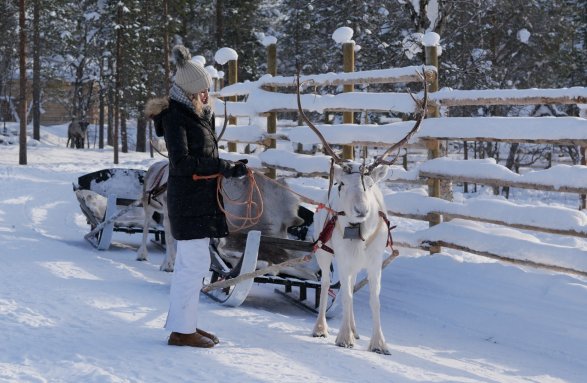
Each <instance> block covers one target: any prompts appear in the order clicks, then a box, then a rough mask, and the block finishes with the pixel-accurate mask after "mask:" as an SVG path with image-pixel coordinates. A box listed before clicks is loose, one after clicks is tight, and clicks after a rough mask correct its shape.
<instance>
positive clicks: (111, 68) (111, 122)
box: [107, 56, 114, 146]
mask: <svg viewBox="0 0 587 383" xmlns="http://www.w3.org/2000/svg"><path fill="white" fill-rule="evenodd" d="M113 72H114V64H113V62H112V57H111V56H110V57H108V137H107V144H108V145H110V146H114V89H113V87H112V73H113Z"/></svg>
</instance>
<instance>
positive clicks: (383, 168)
mask: <svg viewBox="0 0 587 383" xmlns="http://www.w3.org/2000/svg"><path fill="white" fill-rule="evenodd" d="M388 169H389V166H387V165H379V166H377V167H376V168H375V169H373V170H372V171H371V178H373V181H374V182H375V183H377V182H379V181H381V180H382V179H384V178H385V176H386V175H387V170H388Z"/></svg>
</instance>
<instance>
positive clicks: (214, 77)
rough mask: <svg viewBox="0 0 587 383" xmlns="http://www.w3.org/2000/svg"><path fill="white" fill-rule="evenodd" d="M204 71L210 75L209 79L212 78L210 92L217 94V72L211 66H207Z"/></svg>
mask: <svg viewBox="0 0 587 383" xmlns="http://www.w3.org/2000/svg"><path fill="white" fill-rule="evenodd" d="M204 69H206V71H207V72H208V73H209V74H210V77H212V91H214V92H218V90H219V89H218V71H217V70H216V68H214V66H212V65H207V66H206V67H205V68H204Z"/></svg>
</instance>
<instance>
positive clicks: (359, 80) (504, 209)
mask: <svg viewBox="0 0 587 383" xmlns="http://www.w3.org/2000/svg"><path fill="white" fill-rule="evenodd" d="M418 72H419V73H422V72H425V74H426V76H427V78H428V79H431V80H433V79H434V78H435V77H436V68H435V67H434V66H425V67H406V68H397V69H385V70H373V71H364V72H354V73H337V74H334V73H329V74H320V75H309V76H302V77H301V82H304V83H306V84H308V83H311V84H312V86H316V87H323V86H326V85H345V84H374V83H379V84H382V83H384V84H389V83H406V84H407V83H413V82H418V81H420V77H419V76H418V74H417V73H418ZM295 80H296V79H295V77H281V76H264V77H262V78H261V79H259V80H258V81H255V82H247V83H237V84H234V85H231V86H228V87H226V88H224V89H222V90H221V91H220V92H218V93H217V96H219V97H222V98H224V99H226V98H228V97H232V98H233V99H234V97H241V98H244V99H243V100H242V101H227V104H226V107H227V112H228V114H229V115H231V116H233V117H234V116H238V117H240V119H239V120H240V121H243V117H245V118H244V120H246V117H248V118H249V121H250V123H249V124H245V125H234V126H230V125H229V128H228V129H227V131H226V135H225V137H224V138H225V139H226V140H228V141H231V142H234V143H244V144H258V145H265V146H267V147H273V148H269V149H267V150H265V151H263V152H262V153H260V154H259V155H258V158H259V160H260V163H261V164H262V166H263V167H267V168H271V169H276V170H285V171H288V172H293V173H289V174H295V175H304V176H326V175H327V172H328V169H329V158H328V157H326V156H324V155H322V154H316V155H305V154H300V153H293V152H291V151H289V150H280V149H276V148H275V142H280V141H284V140H285V141H290V142H292V143H302V144H319V140H318V138H317V137H316V135H315V134H314V133H313V132H312V131H311V130H310V129H309V128H307V127H305V126H296V127H291V126H289V127H281V128H279V127H278V129H277V130H276V131H275V132H271V133H268V132H267V131H265V130H264V126H263V125H264V124H263V123H259V119H260V118H265V117H267V116H270V115H271V113H280V112H295V111H297V103H296V94H295V92H294V90H295V86H294V84H295ZM415 97H416V98H418V97H421V94H417V95H415ZM430 103H431V105H432V107H435V108H440V107H442V108H444V109H448V108H450V107H453V106H475V105H533V104H553V105H557V104H558V105H560V104H587V88H585V87H573V88H567V89H526V90H441V91H438V92H434V93H431V94H430ZM302 105H303V107H304V109H305V110H306V111H311V112H319V113H326V112H349V111H354V112H359V111H360V112H365V111H375V112H389V111H396V112H402V113H412V112H414V111H415V108H416V105H415V102H414V100H413V99H412V96H411V95H410V94H408V93H407V92H399V93H371V92H347V93H339V94H326V95H325V94H321V95H318V94H313V93H310V94H308V93H305V94H303V95H302ZM216 109H217V115H222V111H223V110H224V104H223V103H222V101H218V104H217V107H216ZM448 115H450V113H448ZM584 117H585V116H582V117H556V118H555V117H469V118H465V117H440V118H428V119H426V120H424V122H423V124H422V127H421V129H420V131H419V132H418V133H417V134H416V136H415V137H414V138H413V140H412V141H411V142H412V143H423V144H426V143H427V142H431V141H432V142H438V141H446V142H450V141H458V142H463V141H476V142H509V143H512V142H517V143H532V144H550V145H562V146H566V145H573V146H579V147H580V148H581V152H582V154H583V159H582V161H583V162H582V165H556V166H554V167H552V168H550V169H545V170H537V171H530V172H528V173H525V174H523V175H520V174H517V173H514V172H512V171H510V170H509V169H507V168H505V167H504V166H502V165H499V164H497V163H496V162H495V161H493V160H491V159H484V160H461V159H449V158H442V157H440V158H431V159H429V160H427V161H424V162H422V163H420V164H419V165H418V167H417V168H415V169H411V170H410V171H406V170H404V169H403V168H401V167H394V169H393V176H392V177H391V178H390V179H392V180H394V182H406V183H414V182H422V181H424V182H428V184H429V186H430V185H431V182H430V181H431V180H434V181H439V180H447V181H451V182H455V183H459V182H461V183H462V182H468V183H474V184H481V185H490V186H509V187H512V188H523V189H533V190H540V191H549V192H556V193H576V194H578V195H582V196H583V197H582V198H578V201H579V202H580V204H581V206H580V209H576V210H575V209H570V208H564V207H559V206H540V207H538V206H536V205H524V204H517V203H513V202H509V201H505V200H504V201H500V200H483V201H479V200H478V199H470V200H468V201H467V202H451V201H446V200H443V199H440V198H439V195H438V191H436V192H432V191H430V192H429V193H428V195H426V194H425V193H421V192H414V191H406V192H396V193H393V194H390V195H387V196H386V202H387V207H388V209H389V213H390V214H391V215H392V216H395V217H403V218H410V219H417V220H424V221H429V222H430V226H429V227H428V228H426V229H423V230H419V231H416V232H402V231H401V229H400V230H398V232H397V233H396V235H395V241H396V244H397V245H400V246H405V247H412V248H421V249H430V250H432V251H434V252H438V251H440V247H447V248H452V249H456V250H461V251H466V252H469V253H473V254H477V255H481V256H485V257H489V258H494V259H500V260H504V261H509V262H514V263H518V264H524V265H529V266H538V267H543V268H548V269H552V270H557V271H564V272H570V273H575V274H580V275H583V276H587V251H585V250H584V249H582V248H580V247H575V246H573V245H572V243H573V242H572V240H569V241H567V243H570V245H569V244H567V245H561V244H559V243H552V244H548V243H545V242H542V241H540V242H537V241H535V240H532V239H531V238H529V237H525V235H524V234H521V233H522V232H520V231H519V230H530V231H536V232H542V233H549V234H555V235H561V236H565V237H570V238H582V239H584V238H587V215H586V214H585V210H584V209H585V199H584V195H587V167H586V166H584V165H585V148H586V147H587V119H585V118H584ZM412 126H413V122H412V121H404V122H397V123H390V124H383V125H356V124H339V125H330V124H317V127H318V129H319V130H320V131H321V132H322V134H323V135H324V136H325V138H326V140H327V141H329V142H330V143H331V144H334V145H336V144H338V145H354V146H357V145H360V146H367V147H369V148H375V147H385V146H388V145H391V144H393V143H395V142H397V141H398V140H399V139H401V138H402V137H403V136H404V135H405V134H406V133H407V132H408V131H409V130H410V129H411V127H412ZM428 147H429V145H428ZM436 153H437V152H436ZM432 157H439V156H438V153H437V155H433V156H432ZM581 209H583V210H581ZM434 217H436V218H434ZM438 217H440V219H438ZM467 222H470V224H469V223H467ZM475 222H481V223H484V224H488V223H489V224H494V225H499V226H498V227H502V228H503V229H501V230H499V229H496V230H488V229H486V226H485V227H483V226H479V225H478V224H474V223H475ZM562 242H564V241H562ZM504 243H508V244H509V245H508V246H504V245H503V244H504ZM528 248H530V249H532V250H531V254H528V253H522V252H521V251H520V250H519V249H528Z"/></svg>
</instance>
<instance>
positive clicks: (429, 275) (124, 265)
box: [0, 124, 587, 383]
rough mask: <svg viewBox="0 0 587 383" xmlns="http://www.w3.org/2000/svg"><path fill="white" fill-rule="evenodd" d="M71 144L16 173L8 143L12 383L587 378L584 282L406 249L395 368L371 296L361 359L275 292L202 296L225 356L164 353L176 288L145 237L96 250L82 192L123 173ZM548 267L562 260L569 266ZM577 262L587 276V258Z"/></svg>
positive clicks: (410, 230) (362, 308)
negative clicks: (83, 186) (235, 303)
mask: <svg viewBox="0 0 587 383" xmlns="http://www.w3.org/2000/svg"><path fill="white" fill-rule="evenodd" d="M10 129H14V130H18V127H17V126H16V124H14V125H11V126H10ZM66 132H67V127H66V125H58V126H53V127H43V128H42V133H41V140H40V141H34V140H31V139H29V143H28V148H27V149H28V165H26V166H22V165H18V144H17V142H18V141H16V142H15V144H13V145H6V144H2V145H0V264H1V266H2V267H0V281H1V283H0V382H100V383H102V382H195V381H206V382H275V381H281V382H451V383H452V382H462V383H472V382H493V383H498V382H499V383H502V382H515V383H518V382H537V383H538V382H539V383H562V382H573V383H582V382H584V381H585V377H586V376H587V347H585V343H586V341H587V324H586V323H587V322H586V318H587V305H586V304H585V303H586V302H587V278H584V277H581V276H577V275H572V274H564V273H555V272H552V271H547V270H540V269H534V268H524V267H520V266H516V265H512V264H507V263H501V262H496V261H493V260H489V259H486V258H481V257H477V256H474V255H471V254H466V253H462V252H457V251H452V250H444V251H443V252H442V253H440V254H436V255H429V254H428V253H427V252H423V251H417V250H413V249H408V248H402V247H399V248H398V250H399V252H400V257H399V258H397V259H396V260H395V261H394V262H392V263H391V264H390V265H389V266H388V267H387V268H385V269H384V271H383V275H382V289H381V297H380V300H381V317H382V322H383V323H382V327H383V332H384V334H385V337H386V340H387V343H388V345H389V348H390V351H391V355H389V356H385V355H379V354H375V353H371V352H368V351H367V345H368V343H369V339H370V336H371V317H370V310H369V305H368V287H366V288H364V289H362V290H360V291H359V292H358V293H357V294H356V296H355V314H356V321H357V328H358V332H359V334H360V337H361V339H359V340H358V341H357V344H356V345H355V347H354V348H353V349H344V348H340V347H337V346H336V345H335V344H334V339H335V337H336V334H337V331H338V328H339V325H340V321H341V317H340V315H338V316H337V315H335V316H334V317H333V318H331V319H330V320H329V325H330V327H331V334H330V336H329V337H328V338H313V337H312V336H311V332H312V328H313V325H314V321H315V314H314V313H310V312H308V311H305V310H302V309H300V308H298V307H297V306H295V305H293V304H291V302H289V301H288V300H286V299H285V298H284V297H282V296H281V295H280V294H277V293H275V292H274V289H276V288H280V287H279V286H275V285H259V284H254V285H253V287H252V289H251V291H250V292H249V295H248V296H247V298H246V300H245V301H244V302H243V304H242V305H241V306H239V307H226V306H222V305H220V304H218V303H216V302H214V301H212V300H210V299H209V298H207V297H205V296H202V297H201V303H200V304H201V310H200V312H201V315H200V319H199V324H198V326H199V327H202V328H204V329H206V330H208V331H211V332H213V333H215V334H217V335H218V337H219V338H220V341H221V343H220V344H219V345H218V346H216V347H214V348H212V349H206V350H203V349H193V348H180V347H171V346H168V345H167V344H166V340H167V336H168V333H167V332H166V330H165V329H164V328H163V324H164V321H165V317H166V313H167V305H168V294H169V283H170V277H171V275H170V273H166V272H162V271H160V270H159V265H160V263H161V261H162V258H163V252H162V251H161V250H160V249H159V248H158V247H157V246H155V245H154V244H150V245H149V252H150V255H149V260H148V261H146V262H138V261H136V260H135V257H136V250H137V249H138V247H139V245H140V235H139V234H133V235H130V234H125V233H115V234H114V240H113V243H112V245H111V246H110V248H109V249H108V250H106V251H98V250H96V249H95V248H94V247H93V246H92V245H91V244H90V243H89V242H87V241H86V240H85V239H84V234H86V233H87V232H88V231H89V225H88V224H87V223H86V219H85V217H84V216H83V214H82V212H81V210H80V208H79V204H78V202H77V200H76V198H75V195H74V193H73V188H72V184H75V183H76V182H77V178H78V177H79V176H81V175H84V174H87V173H90V172H93V171H96V170H101V169H107V168H111V167H113V165H112V158H113V153H112V151H111V148H108V149H104V150H99V149H95V148H92V149H84V150H75V149H68V148H66V147H65V142H66V136H67V134H66ZM222 156H224V157H226V158H231V156H232V155H231V154H227V153H222ZM159 160H161V157H155V158H150V157H149V155H148V154H145V153H135V152H131V153H120V164H119V165H118V166H117V167H121V168H133V169H147V168H148V166H149V165H150V164H152V163H154V162H156V161H159ZM256 161H257V163H260V160H259V159H258V158H257V159H256ZM317 161H318V160H317ZM294 162H295V159H294ZM252 164H253V166H255V165H254V162H253V163H252ZM290 165H291V166H294V165H297V163H295V164H290ZM456 166H457V167H458V165H456ZM463 171H464V170H463ZM290 185H291V186H292V187H293V188H294V189H296V190H298V191H301V192H307V193H308V195H310V196H318V195H320V194H321V193H323V192H324V187H325V183H324V182H323V180H319V179H297V180H296V181H295V182H293V181H292V182H291V183H290ZM401 193H404V194H401ZM409 193H412V194H418V193H420V194H421V193H422V189H421V187H419V186H415V187H414V189H413V190H410V191H406V190H401V191H399V190H396V189H394V187H393V185H392V184H389V185H386V186H385V187H384V194H385V196H386V201H394V198H396V199H398V198H399V201H403V202H402V204H403V206H402V207H403V208H405V209H407V210H410V209H416V208H421V209H425V208H426V206H416V204H417V203H416V202H410V200H409V198H408V197H410V196H411V197H413V195H410V194H409ZM513 195H514V196H515V198H517V201H516V203H518V204H529V205H532V206H535V207H536V209H538V210H540V209H544V208H545V207H546V205H547V203H548V204H549V205H554V207H555V208H556V210H555V211H551V210H546V211H544V214H545V215H548V214H552V219H553V220H554V219H556V218H555V217H558V216H559V214H560V215H562V216H564V214H567V217H574V220H575V225H576V226H578V227H581V226H582V227H583V228H584V227H585V221H584V219H585V215H584V213H580V214H579V216H576V214H575V213H571V212H570V211H569V210H573V209H574V208H575V207H576V206H573V204H574V203H575V201H574V200H566V199H565V197H564V196H563V195H564V193H559V194H557V196H559V197H552V193H551V194H547V193H544V192H523V191H519V192H514V193H513ZM553 198H555V199H554V202H553V203H552V199H553ZM396 201H397V200H396ZM456 201H457V202H462V209H475V207H474V204H479V205H478V206H491V209H493V210H494V214H496V215H498V216H499V215H500V214H499V212H498V211H499V210H498V209H497V208H496V206H501V207H503V205H504V204H507V203H508V202H507V201H503V199H499V198H494V197H492V196H491V193H490V192H489V191H488V190H485V189H483V188H480V190H479V191H478V193H476V194H474V195H473V196H464V195H462V194H459V193H457V195H456ZM388 204H389V202H388ZM565 209H566V210H565ZM477 210H482V209H481V208H477ZM509 211H510V212H511V211H515V210H509ZM532 211H533V209H524V210H523V212H520V213H517V214H518V218H517V219H522V220H523V219H530V217H525V215H526V214H528V215H530V214H532V213H531V212H532ZM574 211H575V212H576V209H574ZM507 212H508V210H506V213H504V214H501V217H502V218H503V216H504V215H507V214H508V213H507ZM573 214H575V215H573ZM510 215H512V214H511V213H510ZM391 219H392V224H397V225H398V228H397V229H396V230H397V237H400V238H401V237H402V236H403V237H404V238H407V237H409V236H412V237H413V236H416V235H417V234H418V233H424V232H427V225H426V224H425V223H423V222H419V221H414V220H407V219H399V218H395V217H393V216H392V217H391ZM511 219H513V218H511ZM549 219H550V218H549V217H543V218H542V221H548V220H549ZM582 220H583V221H582ZM539 222H541V221H540V220H539ZM451 224H452V226H448V229H443V230H446V231H445V233H444V235H453V236H457V237H459V236H461V237H462V236H470V238H469V239H470V240H476V241H480V242H481V244H483V243H486V242H487V241H491V240H492V239H491V237H485V238H480V237H478V236H477V235H479V234H478V233H479V232H481V233H484V234H487V235H489V234H491V233H492V231H495V232H499V234H508V233H509V234H510V238H511V239H504V240H503V243H501V245H502V246H503V247H504V248H507V247H508V246H514V247H513V251H512V252H515V253H518V254H528V255H532V254H534V253H539V251H538V250H537V249H538V247H540V245H544V246H546V247H548V246H551V245H553V244H554V245H556V246H559V247H565V248H567V249H570V250H568V251H569V253H573V254H574V253H579V254H581V253H582V254H583V255H584V254H585V252H586V251H587V241H585V240H583V239H580V238H579V237H577V238H571V237H562V236H554V235H546V234H544V235H539V234H536V233H529V232H521V231H516V232H515V233H514V232H513V231H512V230H513V229H512V230H510V229H507V230H506V229H504V228H502V229H499V228H497V227H494V226H491V227H490V226H488V225H481V224H474V225H471V224H464V223H463V222H461V221H456V222H454V223H451ZM544 224H546V223H544ZM444 227H445V228H447V226H444ZM506 231H507V233H506ZM471 233H477V234H475V236H473V235H472V234H471ZM504 238H507V237H504ZM461 239H462V238H461ZM544 246H543V247H544ZM573 254H571V255H573ZM574 255H576V254H574ZM551 256H552V259H554V260H555V261H556V257H557V253H553V254H551ZM583 259H584V257H583ZM567 262H570V263H571V265H572V266H573V267H583V268H584V270H587V268H585V264H584V261H583V260H582V259H581V258H580V257H578V258H573V257H571V258H569V259H568V260H567ZM333 313H334V314H336V311H333Z"/></svg>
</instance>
